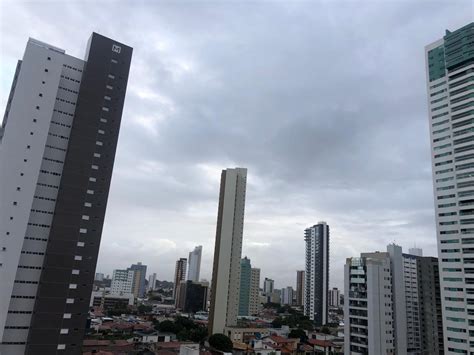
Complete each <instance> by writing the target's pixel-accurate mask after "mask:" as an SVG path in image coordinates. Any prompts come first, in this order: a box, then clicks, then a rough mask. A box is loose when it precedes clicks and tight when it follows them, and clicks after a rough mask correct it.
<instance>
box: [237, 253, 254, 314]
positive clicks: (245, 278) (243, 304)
mask: <svg viewBox="0 0 474 355" xmlns="http://www.w3.org/2000/svg"><path fill="white" fill-rule="evenodd" d="M251 269H252V265H251V264H250V259H248V258H247V257H245V258H243V259H242V260H241V261H240V296H239V316H248V315H250V313H249V312H250V309H249V305H250V282H251Z"/></svg>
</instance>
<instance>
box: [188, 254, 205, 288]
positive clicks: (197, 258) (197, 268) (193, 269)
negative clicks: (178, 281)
mask: <svg viewBox="0 0 474 355" xmlns="http://www.w3.org/2000/svg"><path fill="white" fill-rule="evenodd" d="M201 255H202V246H201V245H199V246H197V247H195V248H194V250H193V251H192V252H190V253H189V259H188V266H189V267H188V280H190V281H193V282H199V275H200V273H201Z"/></svg>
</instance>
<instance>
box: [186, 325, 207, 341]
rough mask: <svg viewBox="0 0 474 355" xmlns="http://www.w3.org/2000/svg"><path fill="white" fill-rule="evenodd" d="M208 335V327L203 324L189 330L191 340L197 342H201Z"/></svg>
mask: <svg viewBox="0 0 474 355" xmlns="http://www.w3.org/2000/svg"><path fill="white" fill-rule="evenodd" d="M206 337H207V328H206V327H203V326H198V327H196V328H194V329H191V330H190V331H189V340H191V341H194V342H196V343H201V342H203V341H204V339H206Z"/></svg>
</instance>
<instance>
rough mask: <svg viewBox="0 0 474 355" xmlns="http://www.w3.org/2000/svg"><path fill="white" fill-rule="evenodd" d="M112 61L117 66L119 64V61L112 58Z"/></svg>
mask: <svg viewBox="0 0 474 355" xmlns="http://www.w3.org/2000/svg"><path fill="white" fill-rule="evenodd" d="M110 61H111V62H112V63H114V64H117V63H118V60H117V59H113V58H112V59H111V60H110Z"/></svg>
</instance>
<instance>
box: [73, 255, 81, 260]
mask: <svg viewBox="0 0 474 355" xmlns="http://www.w3.org/2000/svg"><path fill="white" fill-rule="evenodd" d="M74 260H79V261H80V260H82V256H80V255H76V256H74Z"/></svg>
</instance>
